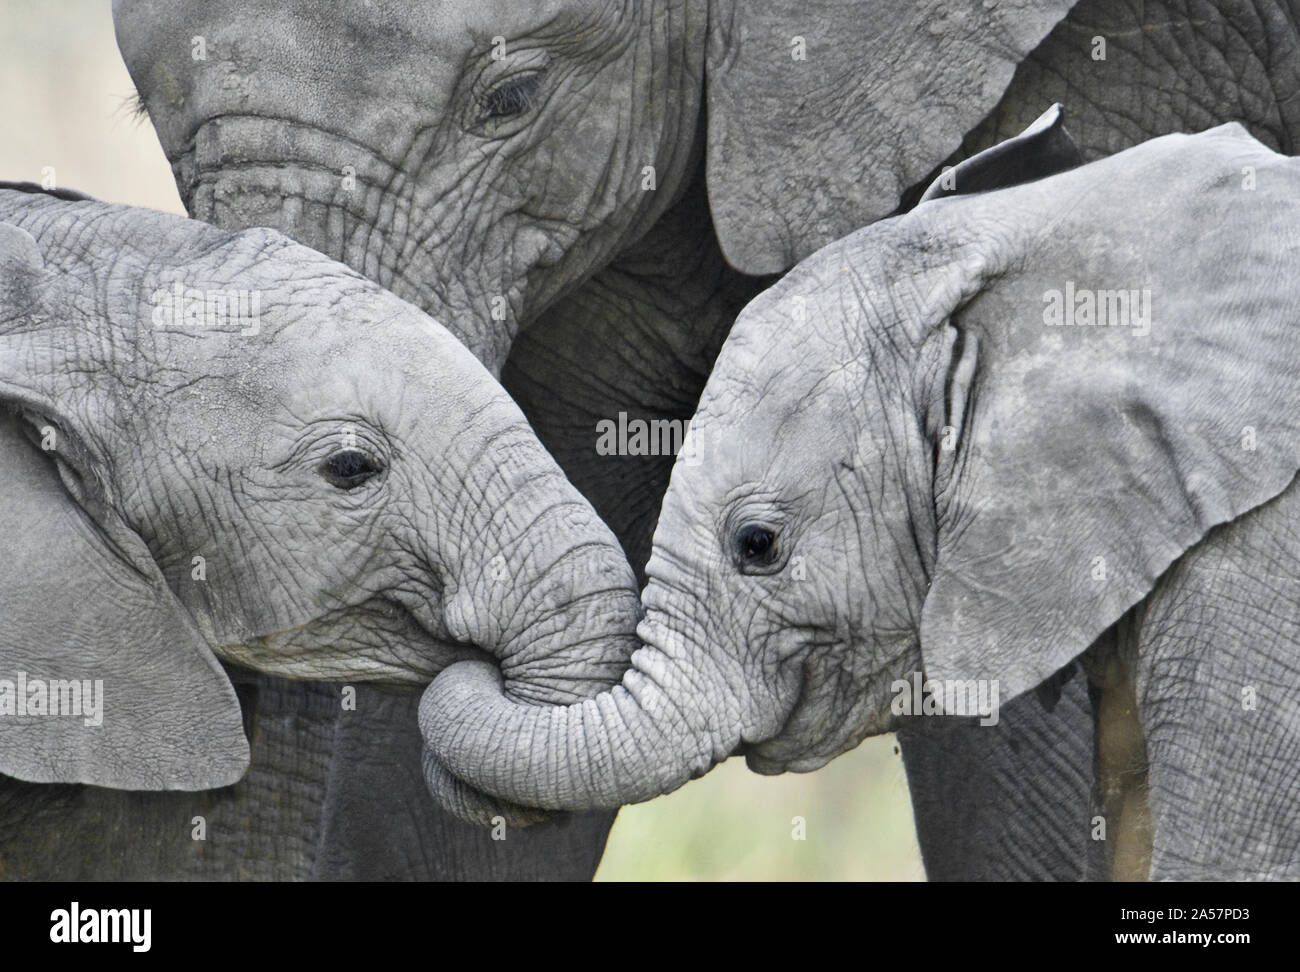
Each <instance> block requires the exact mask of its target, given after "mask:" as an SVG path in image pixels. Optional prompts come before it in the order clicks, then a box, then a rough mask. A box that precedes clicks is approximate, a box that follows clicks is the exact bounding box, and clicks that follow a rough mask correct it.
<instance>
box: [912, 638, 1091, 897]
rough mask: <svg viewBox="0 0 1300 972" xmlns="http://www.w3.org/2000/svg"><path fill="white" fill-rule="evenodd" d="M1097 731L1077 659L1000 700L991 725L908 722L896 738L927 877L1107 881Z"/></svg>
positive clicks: (930, 720)
mask: <svg viewBox="0 0 1300 972" xmlns="http://www.w3.org/2000/svg"><path fill="white" fill-rule="evenodd" d="M1094 737H1095V733H1094V718H1093V701H1092V698H1091V697H1090V693H1089V686H1088V679H1087V677H1086V676H1085V675H1084V673H1083V671H1082V670H1081V668H1080V666H1079V665H1078V664H1076V663H1073V662H1072V663H1071V664H1070V665H1068V666H1066V667H1065V668H1064V669H1062V670H1061V671H1060V672H1059V673H1057V675H1056V676H1054V677H1053V678H1052V679H1051V680H1049V682H1048V683H1045V684H1044V685H1043V686H1041V687H1039V688H1038V689H1036V690H1034V691H1032V692H1027V693H1025V694H1024V695H1021V696H1019V697H1018V698H1016V699H1014V700H1013V701H1011V702H1010V703H1009V704H1007V705H1004V706H1002V708H1001V712H1000V718H999V720H998V723H997V725H996V726H981V725H979V724H978V722H977V721H972V720H965V719H962V720H957V719H950V718H915V719H911V720H908V721H907V724H906V725H905V726H904V727H903V728H902V729H900V730H899V732H898V741H899V745H900V746H901V748H902V752H903V764H904V766H905V768H906V770H907V783H908V788H909V789H910V791H911V794H912V810H913V814H914V816H915V818H916V834H917V842H918V843H919V844H920V847H921V856H922V859H923V860H924V862H925V871H926V875H927V877H929V879H930V880H932V881H1028V880H1033V881H1081V880H1096V879H1101V878H1103V877H1104V876H1105V873H1106V859H1105V849H1104V845H1103V844H1102V843H1101V842H1099V841H1097V840H1094V839H1093V832H1094V827H1093V822H1092V821H1093V818H1094V816H1095V814H1096V810H1095V807H1096V797H1095V787H1094V778H1095V772H1094V763H1095V753H1096V746H1095V738H1094Z"/></svg>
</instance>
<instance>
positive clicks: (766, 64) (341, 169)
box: [114, 0, 1300, 879]
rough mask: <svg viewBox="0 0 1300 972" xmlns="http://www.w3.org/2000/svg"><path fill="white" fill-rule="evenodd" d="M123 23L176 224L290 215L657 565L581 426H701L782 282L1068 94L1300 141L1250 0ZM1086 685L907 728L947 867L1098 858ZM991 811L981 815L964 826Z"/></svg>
mask: <svg viewBox="0 0 1300 972" xmlns="http://www.w3.org/2000/svg"><path fill="white" fill-rule="evenodd" d="M114 22H115V26H116V31H117V36H118V44H119V47H120V49H121V51H122V54H123V57H124V59H125V61H126V64H127V67H128V69H129V70H130V72H131V75H132V78H133V80H134V81H135V84H136V86H137V88H138V90H139V92H140V96H141V103H140V107H141V111H142V112H147V114H148V117H149V118H150V119H151V121H152V122H153V125H154V127H155V129H156V130H157V133H158V136H159V139H160V142H161V144H162V146H163V148H164V150H165V151H166V153H167V156H168V158H169V160H170V162H171V164H172V168H173V172H174V174H175V177H176V182H177V186H178V188H179V190H180V193H181V197H182V199H183V200H184V202H185V205H186V207H187V209H188V211H189V212H190V214H191V215H192V216H194V217H196V218H199V219H203V220H207V221H210V222H214V223H216V224H218V225H220V226H223V227H226V228H229V229H240V228H245V227H248V226H254V225H264V226H271V227H273V228H276V229H279V230H281V231H283V232H285V233H286V234H287V235H289V236H291V237H292V238H294V239H296V240H298V241H299V242H302V243H306V244H308V245H310V246H313V247H315V248H316V249H318V250H320V251H321V252H323V253H325V254H327V255H329V256H332V257H335V258H336V259H340V260H342V261H343V262H345V263H347V264H349V265H350V266H352V267H353V268H354V269H356V270H358V271H359V272H361V273H364V274H365V275H367V276H369V277H370V278H372V279H374V280H375V281H377V282H378V283H380V284H382V285H383V286H385V287H387V288H388V289H390V290H392V291H393V292H395V293H396V294H398V295H399V296H402V297H404V298H406V299H408V300H410V301H411V302H412V303H414V304H416V305H417V306H420V307H422V308H424V309H425V310H426V311H428V312H429V313H430V314H431V315H432V316H433V317H435V318H436V319H438V320H440V321H441V322H443V323H444V324H445V325H446V326H447V327H448V328H449V329H450V330H451V331H452V332H453V333H454V334H455V335H456V336H457V337H458V338H460V339H461V340H462V341H463V342H464V343H465V344H466V345H467V346H468V347H469V348H470V349H471V350H472V351H474V353H475V354H476V355H478V356H479V357H480V359H481V360H483V362H484V363H485V364H486V365H487V366H488V368H489V370H491V371H492V372H493V373H499V374H500V376H501V379H502V382H503V383H504V385H505V386H506V388H507V389H508V390H509V391H510V392H511V394H512V395H513V396H514V397H515V399H516V400H517V401H518V402H519V404H520V406H521V408H522V409H523V411H524V413H525V414H526V415H527V416H528V418H529V419H530V421H531V422H532V424H533V426H534V428H535V430H536V432H537V434H538V436H539V438H540V439H541V440H542V442H543V443H544V444H545V445H546V446H547V448H548V449H550V450H551V452H552V454H553V455H554V456H555V457H556V459H557V460H558V461H559V463H560V465H561V467H562V468H563V469H564V470H565V472H566V473H567V474H568V475H569V477H570V478H571V480H572V481H573V482H574V484H575V485H576V486H577V487H578V489H579V490H580V491H581V492H582V493H583V495H585V496H586V497H588V499H589V500H590V501H591V502H592V504H593V505H594V506H595V508H596V510H597V512H598V513H599V514H600V515H601V516H602V517H603V518H604V519H605V520H606V522H607V523H609V524H610V526H611V527H612V528H613V529H614V532H615V534H616V535H617V536H618V538H619V540H620V541H621V542H622V544H623V546H624V549H625V550H626V552H627V554H628V557H629V559H630V561H631V563H632V565H633V567H634V568H635V569H636V571H637V573H638V577H639V578H641V579H644V565H645V563H646V560H647V558H648V556H649V552H650V542H651V537H652V534H653V531H654V526H655V522H656V518H657V516H658V511H659V507H660V502H661V500H662V497H663V494H664V490H665V489H666V487H667V483H668V476H669V472H670V470H671V467H672V456H671V454H670V453H671V450H660V449H654V450H651V454H649V455H645V454H642V455H637V454H635V453H634V452H633V453H632V454H626V455H623V454H620V455H614V456H606V455H603V454H601V450H600V449H599V448H597V446H596V444H597V441H598V436H597V434H595V432H594V431H593V430H594V429H596V428H597V427H598V426H599V425H600V423H602V422H607V421H612V420H616V419H619V418H621V417H622V416H624V415H625V414H626V415H627V416H631V417H633V418H634V419H635V418H639V419H640V420H642V421H650V422H654V421H658V422H669V423H675V425H674V427H675V428H681V427H684V425H685V423H686V422H687V421H688V420H689V418H690V416H691V415H692V414H693V413H694V411H695V406H696V404H697V401H698V397H699V394H700V391H701V389H702V388H703V385H704V381H705V379H706V377H707V375H708V374H709V371H710V369H711V367H712V364H713V361H714V358H715V357H716V354H717V351H718V348H719V347H720V346H721V343H722V340H723V339H724V338H725V336H726V334H727V332H728V330H729V329H730V327H731V326H732V323H733V321H734V320H735V318H736V315H737V314H738V313H739V311H740V309H741V308H742V307H743V306H744V305H745V304H746V303H747V302H748V301H749V300H750V299H751V298H752V297H754V296H755V295H756V294H757V293H758V292H760V291H761V290H762V289H763V288H764V287H765V286H767V285H768V284H770V283H771V282H772V279H773V277H774V275H778V274H781V273H783V272H785V271H787V270H788V269H789V268H790V267H792V266H793V265H794V264H795V263H796V262H797V261H798V260H800V259H803V258H805V257H807V256H809V255H810V254H812V253H813V252H814V251H816V250H817V249H818V248H820V247H822V246H824V245H826V244H829V243H830V242H832V241H834V240H836V239H838V238H840V237H842V236H844V235H845V234H846V233H848V232H850V231H852V230H855V229H857V228H858V227H861V226H863V225H866V224H867V223H869V222H872V221H873V220H878V219H881V218H884V217H886V216H889V215H890V214H892V213H895V212H898V211H900V210H905V209H906V208H908V207H910V206H911V205H913V204H914V203H915V202H916V200H917V198H918V196H919V193H920V192H921V191H923V190H924V188H925V187H926V186H927V185H928V184H929V183H930V182H931V181H932V180H933V179H934V177H935V176H936V175H937V174H938V173H939V171H940V170H941V169H942V167H943V166H945V165H947V164H953V165H955V164H957V163H959V162H960V161H961V160H962V159H964V158H966V157H967V156H970V155H973V154H975V153H977V152H979V151H982V150H985V149H988V148H990V147H992V146H994V145H996V144H998V143H1000V142H1001V141H1003V140H1004V139H1006V138H1008V137H1010V136H1012V135H1014V134H1016V133H1018V132H1019V131H1021V130H1022V129H1023V128H1025V127H1026V126H1027V125H1028V124H1029V122H1030V121H1031V120H1032V119H1034V118H1035V117H1036V116H1037V115H1038V114H1039V113H1040V111H1041V110H1042V107H1043V106H1044V105H1045V104H1049V103H1051V102H1052V101H1061V102H1064V103H1065V104H1066V106H1067V108H1066V111H1067V115H1066V122H1067V124H1068V126H1069V128H1070V130H1071V132H1072V133H1073V134H1074V135H1075V137H1076V140H1077V142H1078V147H1079V151H1080V153H1081V155H1082V157H1083V158H1084V159H1085V160H1087V161H1094V160H1096V159H1098V158H1101V157H1104V156H1107V155H1110V154H1113V153H1114V152H1116V151H1119V150H1120V149H1123V148H1125V147H1128V146H1131V145H1134V144H1136V143H1138V142H1140V141H1142V140H1144V139H1146V138H1150V137H1154V136H1157V135H1162V134H1166V133H1169V132H1174V131H1180V130H1184V129H1188V128H1194V129H1201V128H1207V127H1210V126H1212V125H1215V124H1218V123H1221V122H1228V121H1240V122H1242V123H1244V124H1246V125H1247V126H1248V127H1249V128H1250V129H1251V131H1252V132H1253V133H1254V134H1255V135H1256V136H1257V137H1259V138H1260V139H1262V140H1264V141H1265V142H1266V143H1268V144H1270V145H1272V146H1273V147H1275V148H1278V149H1281V150H1283V151H1290V150H1291V149H1292V148H1293V147H1294V146H1295V145H1296V133H1297V132H1298V131H1300V119H1297V118H1296V112H1297V111H1300V108H1297V107H1296V104H1295V101H1294V99H1288V98H1286V97H1284V96H1279V95H1278V94H1277V92H1279V91H1280V92H1286V91H1289V90H1292V88H1293V87H1294V82H1295V78H1294V65H1295V64H1296V63H1298V62H1300V58H1298V57H1297V55H1298V54H1300V43H1298V41H1297V32H1296V29H1295V18H1294V15H1293V13H1292V12H1291V11H1290V10H1289V9H1284V8H1280V7H1279V8H1277V9H1272V8H1269V9H1265V8H1264V7H1263V6H1256V5H1246V4H1237V3H1223V4H1210V3H1204V2H1199V0H1181V2H1180V0H1170V2H1168V3H1162V4H1139V5H1133V4H1128V3H1123V2H1121V0H1080V2H1078V3H1075V2H1073V0H1001V2H999V3H996V4H994V3H988V4H982V5H980V4H976V5H962V6H961V7H960V9H954V8H952V6H951V5H950V4H946V3H942V2H939V0H936V2H934V3H925V4H907V5H903V6H902V7H901V8H900V6H899V5H898V4H884V3H880V2H875V0H808V2H804V0H800V2H795V0H779V2H777V0H770V2H765V3H746V4H741V3H738V2H736V0H657V2H649V3H643V4H639V5H637V7H636V9H635V11H632V10H630V9H625V5H622V4H618V5H615V4H611V3H607V2H600V0H549V2H547V3H545V4H541V5H538V4H531V5H519V4H512V5H506V4H502V3H495V2H489V3H483V2H473V3H471V2H458V3H441V4H437V5H429V4H415V3H411V4H404V5H400V6H399V7H398V8H396V9H387V10H385V11H384V13H383V14H382V16H381V15H379V14H377V13H376V11H375V8H374V7H373V5H371V4H367V3H362V2H360V0H347V2H340V3H335V4H333V5H332V6H331V8H330V15H329V16H328V17H327V16H324V15H322V14H321V13H320V12H319V5H318V4H315V3H313V2H311V0H288V2H283V0H281V2H274V3H270V2H265V0H218V2H211V0H209V2H203V3H200V2H198V0H188V2H181V3H174V2H170V0H168V2H164V0H115V2H114ZM1085 682H1086V679H1084V677H1083V676H1082V674H1081V673H1080V672H1078V671H1077V670H1074V669H1072V670H1070V671H1065V672H1062V673H1061V677H1060V678H1059V679H1058V680H1057V683H1056V684H1057V691H1054V692H1053V693H1051V698H1050V699H1049V700H1048V701H1047V702H1044V703H1043V705H1042V706H1040V707H1039V708H1037V709H1036V708H1034V707H1032V706H1026V707H1025V709H1024V711H1023V712H1022V713H1021V715H1020V718H1019V719H1018V720H1008V721H1007V722H1006V723H1004V724H1003V727H1002V729H1001V730H1000V731H999V732H994V733H988V732H984V733H970V734H965V735H964V738H962V737H963V734H962V733H958V732H945V733H943V734H942V737H941V738H938V737H936V738H931V735H930V733H929V731H928V729H927V730H925V731H914V732H910V733H908V734H907V737H906V738H904V739H903V740H902V742H903V755H904V760H905V763H906V765H907V769H908V776H909V783H910V786H911V788H912V790H913V792H914V794H917V795H918V796H919V797H920V799H918V800H917V803H916V805H917V808H918V819H917V827H918V833H919V837H920V842H921V846H922V851H923V854H924V857H925V860H926V867H927V872H928V873H930V874H932V875H938V876H944V877H999V876H1019V877H1053V878H1063V879H1076V878H1080V877H1084V876H1087V875H1089V874H1090V873H1093V872H1094V871H1095V870H1096V868H1097V867H1098V866H1099V862H1098V861H1097V860H1095V859H1094V857H1093V856H1091V855H1092V852H1093V850H1095V846H1094V843H1093V842H1092V841H1090V840H1089V839H1088V836H1087V835H1088V830H1089V821H1090V819H1091V816H1092V813H1091V812H1090V811H1089V810H1088V806H1087V805H1088V804H1089V803H1090V802H1091V800H1092V799H1093V792H1092V791H1093V783H1092V779H1093V772H1092V768H1093V763H1094V761H1095V758H1096V748H1095V739H1094V735H1095V725H1094V719H1093V713H1092V700H1091V699H1090V698H1089V695H1088V692H1087V688H1086V685H1085ZM1053 700H1059V704H1060V706H1061V707H1062V708H1061V711H1056V712H1053V713H1051V714H1050V717H1049V714H1048V713H1047V712H1046V711H1040V709H1045V708H1046V707H1047V706H1048V705H1049V704H1050V705H1051V706H1052V707H1053V708H1056V707H1057V701H1053ZM1066 711H1069V712H1072V713H1075V714H1076V717H1075V718H1072V719H1067V718H1065V712H1066ZM1031 753H1032V754H1038V755H1039V756H1041V757H1043V759H1045V760H1046V762H1043V761H1042V760H1035V759H1029V758H1028V757H1029V754H1031ZM985 768H987V769H985ZM958 780H961V781H962V783H961V786H960V787H959V788H958V789H957V793H956V798H954V781H958ZM1008 781H1011V782H1012V783H1013V784H1014V785H1012V786H1010V787H1008V786H1007V785H1006V784H1007V782H1008ZM1026 792H1028V793H1029V797H1028V799H1027V800H1026V798H1025V794H1026ZM393 798H394V800H401V799H411V800H415V799H418V798H419V797H418V795H416V794H407V795H406V797H401V796H398V795H396V794H395V795H394V797H393ZM1024 802H1028V803H1029V804H1031V805H1033V806H1036V807H1039V808H1042V813H1041V819H1042V820H1046V821H1060V822H1061V823H1060V826H1059V828H1051V827H1049V830H1051V829H1054V830H1055V832H1054V833H1050V834H1048V833H1045V834H1043V835H1042V836H1041V837H1040V836H1039V835H1037V834H1036V833H1034V832H1029V833H1026V832H1024V831H1023V830H1022V829H1020V828H1019V827H1018V825H1017V821H1018V820H1019V819H1020V818H1021V817H1022V815H1019V814H1017V815H1014V816H1012V817H1010V818H1008V816H1007V815H1006V814H1004V813H1001V812H1000V811H999V809H998V808H1000V807H1004V806H1019V805H1021V804H1022V803H1024ZM972 807H979V808H984V811H987V812H984V811H981V812H982V813H983V817H984V819H983V822H982V823H980V824H978V825H977V826H975V829H977V830H979V831H980V833H979V834H976V835H974V836H972V835H971V833H970V831H971V830H972V822H971V820H969V819H968V818H967V816H966V815H965V814H966V812H967V809H968V808H972ZM955 813H956V816H954V814H955ZM989 828H991V829H989ZM1008 828H1010V829H1008ZM969 847H984V848H991V849H995V851H996V852H991V853H989V854H986V855H983V856H979V855H977V856H976V857H967V856H964V855H965V852H966V850H967V849H968V848H969ZM956 861H965V862H967V863H963V864H961V865H960V866H958V867H956V869H955V870H954V869H953V868H954V864H953V862H956ZM1007 868H1009V870H1007Z"/></svg>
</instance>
